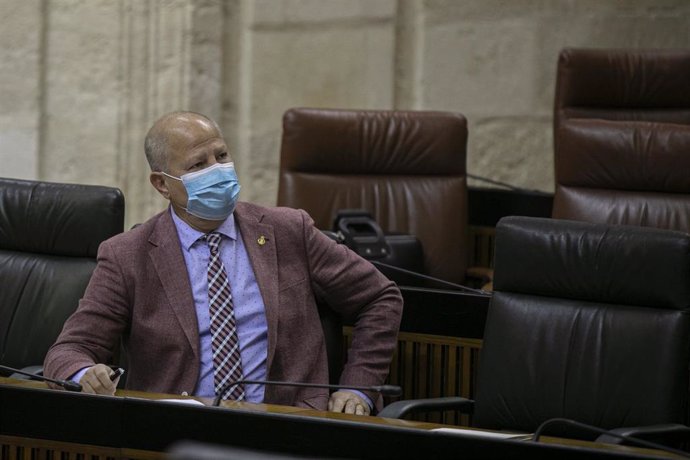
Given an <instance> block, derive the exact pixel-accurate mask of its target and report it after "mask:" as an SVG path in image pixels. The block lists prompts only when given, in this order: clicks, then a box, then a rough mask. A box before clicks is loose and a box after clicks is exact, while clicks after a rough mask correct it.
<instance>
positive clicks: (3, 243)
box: [0, 178, 124, 368]
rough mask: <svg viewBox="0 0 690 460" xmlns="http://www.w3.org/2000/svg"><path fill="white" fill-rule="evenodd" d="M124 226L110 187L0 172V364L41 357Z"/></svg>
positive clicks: (120, 200)
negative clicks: (103, 249)
mask: <svg viewBox="0 0 690 460" xmlns="http://www.w3.org/2000/svg"><path fill="white" fill-rule="evenodd" d="M123 226H124V197H123V195H122V192H121V191H120V190H118V189H116V188H112V187H100V186H92V185H73V184H57V183H48V182H38V181H28V180H17V179H2V178H0V364H4V365H6V366H10V367H15V368H22V367H28V366H35V365H41V364H42V363H43V358H44V356H45V354H46V352H47V351H48V348H49V347H50V345H52V344H53V342H54V341H55V339H56V338H57V336H58V334H59V333H60V331H61V329H62V325H63V323H64V321H65V320H66V319H67V317H68V316H69V315H70V314H71V313H72V312H73V311H74V310H75V309H76V308H77V304H78V302H79V299H80V298H81V296H82V294H83V293H84V289H85V288H86V285H87V283H88V281H89V279H90V278H91V273H92V271H93V269H94V268H95V266H96V252H97V250H98V246H99V244H100V243H101V242H102V241H103V240H105V239H107V238H109V237H111V236H113V235H115V234H117V233H120V232H122V230H123Z"/></svg>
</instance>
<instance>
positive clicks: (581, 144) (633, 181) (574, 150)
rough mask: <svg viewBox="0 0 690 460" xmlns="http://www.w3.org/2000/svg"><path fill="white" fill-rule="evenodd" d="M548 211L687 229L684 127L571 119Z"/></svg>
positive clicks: (688, 155) (689, 154)
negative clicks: (550, 209)
mask: <svg viewBox="0 0 690 460" xmlns="http://www.w3.org/2000/svg"><path fill="white" fill-rule="evenodd" d="M558 137H559V139H560V140H561V146H560V148H559V149H558V150H557V151H556V157H555V168H556V170H555V171H556V174H555V176H556V193H555V196H554V202H553V213H552V216H553V217H554V218H557V219H572V220H582V221H589V222H599V223H609V224H627V225H641V226H647V227H658V228H665V229H672V230H682V231H685V232H690V174H688V171H690V126H685V125H677V124H671V123H649V122H630V121H608V120H585V119H571V120H565V121H563V122H562V123H561V126H560V128H559V131H558Z"/></svg>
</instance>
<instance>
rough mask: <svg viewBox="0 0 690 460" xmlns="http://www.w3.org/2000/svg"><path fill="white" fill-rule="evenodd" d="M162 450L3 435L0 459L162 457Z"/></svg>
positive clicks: (136, 459)
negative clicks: (122, 447)
mask: <svg viewBox="0 0 690 460" xmlns="http://www.w3.org/2000/svg"><path fill="white" fill-rule="evenodd" d="M164 458H165V454H164V453H162V452H152V451H143V450H133V449H120V448H116V447H100V446H92V445H88V444H76V443H69V442H58V441H50V440H45V439H32V438H22V437H18V436H3V435H0V459H3V460H5V459H7V460H49V459H59V460H74V459H88V460H120V459H130V460H158V459H164Z"/></svg>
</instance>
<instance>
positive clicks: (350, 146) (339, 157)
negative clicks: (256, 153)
mask: <svg viewBox="0 0 690 460" xmlns="http://www.w3.org/2000/svg"><path fill="white" fill-rule="evenodd" d="M466 144H467V122H466V120H465V118H464V117H463V116H462V115H460V114H457V113H445V112H422V111H383V110H325V109H291V110H288V111H287V112H286V113H285V115H284V117H283V139H282V147H281V158H280V185H279V191H278V204H279V205H281V206H290V207H295V208H302V209H304V210H306V211H307V212H308V213H309V214H310V215H311V216H312V218H313V219H314V221H315V223H316V225H317V227H318V228H321V229H331V228H332V225H333V219H334V217H335V214H336V212H337V211H338V210H340V209H348V208H350V209H352V208H358V209H365V210H367V211H369V212H370V213H371V214H372V216H373V217H374V219H375V220H376V221H377V222H378V223H379V225H380V226H381V228H382V229H383V230H384V231H385V232H390V233H393V232H399V233H405V234H412V235H415V236H417V238H419V240H420V241H421V243H422V248H423V252H424V265H425V270H426V272H427V273H428V274H430V275H432V276H436V277H439V278H442V279H445V280H448V281H454V282H462V281H463V280H464V277H465V269H466V266H467V254H466V247H467V243H466V240H467V180H466V173H465V160H466Z"/></svg>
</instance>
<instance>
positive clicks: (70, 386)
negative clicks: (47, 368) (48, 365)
mask: <svg viewBox="0 0 690 460" xmlns="http://www.w3.org/2000/svg"><path fill="white" fill-rule="evenodd" d="M0 371H7V372H14V373H17V374H22V375H26V376H28V377H32V378H33V379H35V380H40V381H41V382H50V383H54V384H55V385H58V386H61V387H62V388H64V389H65V390H67V391H81V385H79V384H78V383H76V382H71V381H69V380H59V379H51V378H48V377H44V376H43V375H38V374H32V373H31V372H26V371H22V370H20V369H15V368H13V367H7V366H3V365H2V364H0Z"/></svg>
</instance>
